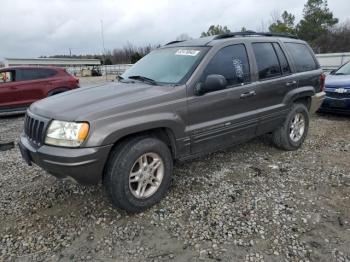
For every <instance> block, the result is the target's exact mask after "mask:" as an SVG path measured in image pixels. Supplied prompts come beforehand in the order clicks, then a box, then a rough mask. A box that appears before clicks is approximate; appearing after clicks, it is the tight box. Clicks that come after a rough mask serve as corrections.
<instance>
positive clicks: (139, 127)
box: [85, 113, 185, 147]
mask: <svg viewBox="0 0 350 262" xmlns="http://www.w3.org/2000/svg"><path fill="white" fill-rule="evenodd" d="M101 122H103V121H101ZM101 122H96V123H94V124H93V125H92V129H93V130H92V132H91V133H92V134H93V135H92V136H91V137H89V138H88V140H87V142H86V144H85V146H87V147H89V146H95V145H109V144H114V143H115V142H117V141H118V140H119V139H121V138H122V137H124V136H127V135H131V134H135V133H139V132H142V131H147V130H151V129H156V128H169V129H170V130H171V131H172V132H173V134H174V135H175V138H179V137H183V136H184V132H185V124H184V122H183V120H182V119H181V118H180V117H179V116H177V115H176V114H174V113H159V114H152V115H147V116H138V117H133V118H128V119H123V120H120V121H115V122H108V123H101Z"/></svg>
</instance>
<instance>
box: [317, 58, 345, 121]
mask: <svg viewBox="0 0 350 262" xmlns="http://www.w3.org/2000/svg"><path fill="white" fill-rule="evenodd" d="M325 87H326V88H325V91H326V98H325V100H324V101H323V104H322V106H321V108H320V110H319V111H320V112H335V113H347V114H350V62H348V63H346V64H344V65H343V66H341V67H340V68H338V69H337V70H334V71H332V72H331V73H330V74H329V75H328V76H327V77H326V82H325Z"/></svg>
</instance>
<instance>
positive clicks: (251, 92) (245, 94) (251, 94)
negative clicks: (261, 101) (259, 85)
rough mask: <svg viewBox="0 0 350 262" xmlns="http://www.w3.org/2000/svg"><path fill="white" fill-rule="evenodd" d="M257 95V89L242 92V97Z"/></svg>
mask: <svg viewBox="0 0 350 262" xmlns="http://www.w3.org/2000/svg"><path fill="white" fill-rule="evenodd" d="M255 95H256V93H255V91H250V92H246V93H243V94H241V96H240V98H247V97H251V96H255Z"/></svg>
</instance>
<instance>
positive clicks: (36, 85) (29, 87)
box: [0, 66, 79, 114]
mask: <svg viewBox="0 0 350 262" xmlns="http://www.w3.org/2000/svg"><path fill="white" fill-rule="evenodd" d="M78 87H79V80H78V79H76V78H75V77H74V76H72V75H70V74H69V73H67V71H66V70H65V69H64V68H59V67H47V66H46V67H28V66H26V67H7V68H1V69H0V114H2V113H6V114H7V113H12V112H24V111H25V110H26V108H27V107H28V106H29V105H30V104H31V103H33V102H35V101H37V100H39V99H42V98H45V97H48V96H52V95H55V94H58V93H62V92H65V91H68V90H72V89H75V88H78Z"/></svg>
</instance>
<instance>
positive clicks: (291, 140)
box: [272, 103, 310, 151]
mask: <svg viewBox="0 0 350 262" xmlns="http://www.w3.org/2000/svg"><path fill="white" fill-rule="evenodd" d="M298 117H300V118H299V119H301V120H304V129H303V131H302V130H301V129H300V128H301V126H302V123H301V122H302V121H299V122H298V121H297V120H298ZM309 121H310V118H309V111H308V110H307V108H306V106H305V105H304V104H300V103H295V104H293V105H292V107H291V110H290V112H289V113H288V115H287V117H286V119H285V121H284V123H283V124H282V126H280V127H279V128H277V129H276V130H275V131H274V132H273V133H272V141H273V143H274V144H275V145H276V146H277V147H278V148H280V149H284V150H287V151H292V150H297V149H298V148H300V147H301V145H302V144H303V142H304V141H305V138H306V136H307V133H308V130H309ZM295 123H299V124H298V125H296V124H295ZM294 127H295V129H294ZM293 129H294V131H293ZM297 129H299V130H300V132H297V131H295V130H297ZM301 133H302V134H301Z"/></svg>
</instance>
